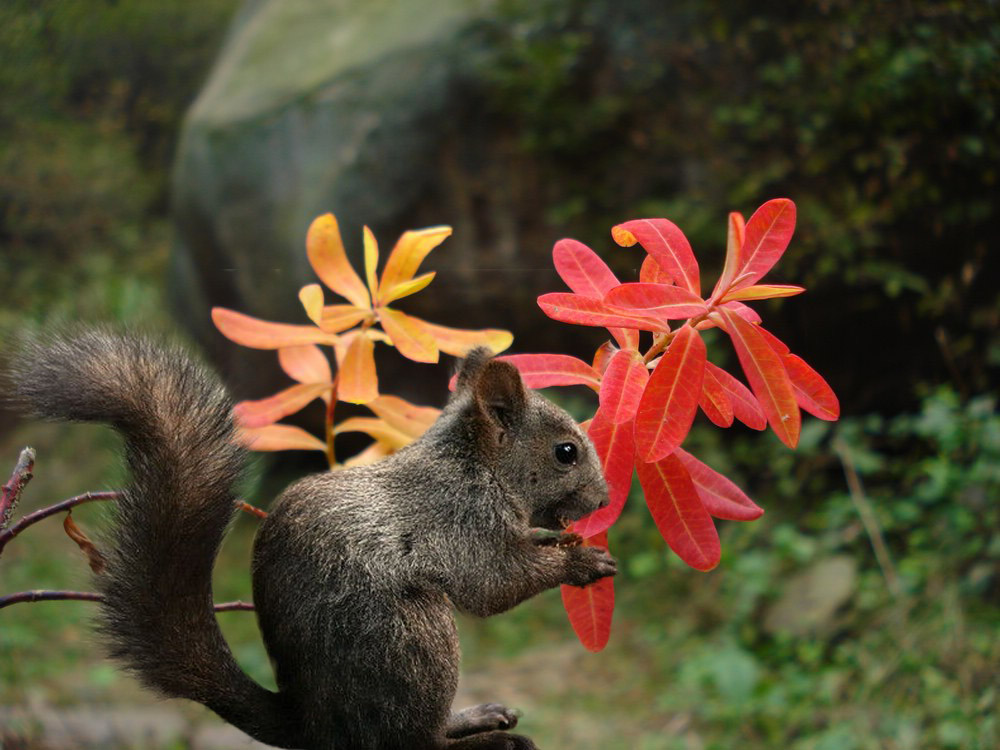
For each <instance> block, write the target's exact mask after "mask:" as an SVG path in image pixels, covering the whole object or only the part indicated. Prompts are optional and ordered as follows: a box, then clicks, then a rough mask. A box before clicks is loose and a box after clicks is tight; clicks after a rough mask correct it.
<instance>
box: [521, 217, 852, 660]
mask: <svg viewBox="0 0 1000 750" xmlns="http://www.w3.org/2000/svg"><path fill="white" fill-rule="evenodd" d="M794 230H795V204H794V203H792V201H790V200H788V199H786V198H778V199H775V200H771V201H768V202H767V203H765V204H764V205H762V206H761V207H760V208H759V209H757V211H756V212H755V213H754V214H753V216H751V217H750V220H749V221H744V219H743V217H742V216H741V215H740V214H738V213H731V214H730V215H729V232H728V242H727V249H726V260H725V265H724V267H723V271H722V275H721V276H720V277H719V280H718V282H717V283H716V285H715V288H714V289H713V290H712V293H711V295H710V296H709V297H707V298H704V297H703V296H702V292H701V280H700V270H699V268H698V262H697V261H696V260H695V256H694V253H693V251H692V250H691V245H690V243H689V242H688V240H687V238H686V237H685V236H684V234H683V232H681V230H680V229H679V228H678V227H677V226H676V225H675V224H674V223H673V222H671V221H668V220H667V219H636V220H633V221H628V222H625V223H624V224H619V225H617V226H615V227H614V228H613V229H612V230H611V234H612V237H613V238H614V240H615V242H617V243H618V244H619V245H621V246H622V247H631V246H633V245H636V244H638V245H639V246H641V248H642V249H643V250H645V251H646V258H645V259H644V261H643V263H642V267H641V270H640V272H639V281H638V282H637V283H626V284H622V283H620V282H619V281H618V279H617V278H616V277H615V275H614V273H612V271H611V269H609V268H608V266H607V265H606V264H605V263H604V261H602V260H601V259H600V258H599V257H598V256H597V254H596V253H594V251H593V250H591V249H590V248H589V247H587V246H586V245H584V244H582V243H580V242H577V241H576V240H571V239H565V240H560V241H559V242H557V243H556V245H555V248H554V249H553V253H552V256H553V260H554V263H555V267H556V270H557V271H558V273H559V276H560V277H561V278H562V280H563V281H565V282H566V284H567V285H568V286H569V288H570V289H571V290H572V292H569V293H564V292H559V293H552V294H544V295H542V296H541V297H539V298H538V304H539V306H540V307H541V308H542V310H543V311H544V312H545V314H546V315H548V316H549V317H550V318H553V319H554V320H558V321H561V322H564V323H574V324H577V325H586V326H600V327H605V328H607V329H608V331H609V332H610V334H611V336H612V339H613V342H612V341H607V342H605V343H604V344H603V345H602V346H601V347H600V348H598V350H597V352H596V354H595V356H594V359H593V361H592V363H590V364H588V363H587V362H584V361H583V360H580V359H577V358H575V357H570V356H567V355H562V354H519V355H512V356H506V357H502V359H505V360H507V361H509V362H511V363H513V364H514V365H515V366H517V368H518V369H519V370H520V372H521V374H522V376H523V377H524V380H525V383H526V384H527V385H528V386H529V387H532V388H544V387H548V386H555V385H579V384H582V385H586V386H589V387H590V388H592V389H594V390H595V391H597V393H598V397H599V406H598V409H597V413H596V414H595V415H594V417H593V419H592V420H590V421H589V423H588V427H587V429H588V433H589V435H590V437H591V439H592V440H593V442H594V446H595V447H596V449H597V452H598V454H599V456H600V459H601V462H602V464H603V467H604V473H605V477H606V479H607V482H608V487H609V490H610V495H611V503H610V505H609V506H608V507H606V508H602V509H601V510H598V511H596V512H595V513H593V514H591V515H589V516H587V517H585V518H583V519H581V520H579V521H577V522H576V523H575V524H574V525H573V526H572V528H571V530H572V531H573V532H575V533H577V534H579V535H580V536H582V537H583V538H584V539H585V540H586V541H585V543H588V544H598V545H600V546H602V547H605V548H606V547H607V536H606V531H607V529H608V527H610V526H611V525H612V524H613V523H614V522H615V521H616V520H617V518H618V516H619V515H620V514H621V512H622V508H623V507H624V505H625V500H626V498H627V497H628V494H629V490H630V488H631V485H632V473H633V469H634V470H635V472H636V474H637V475H638V478H639V483H640V485H641V486H642V489H643V494H644V496H645V499H646V505H647V506H648V507H649V510H650V513H651V514H652V516H653V520H654V521H655V522H656V526H657V528H658V529H659V530H660V533H661V534H662V535H663V538H664V539H665V540H666V542H667V544H668V545H669V546H670V548H671V549H672V550H673V551H674V552H676V553H677V555H679V556H680V558H681V559H682V560H684V562H686V563H687V564H688V565H690V566H691V567H693V568H696V569H698V570H711V569H712V568H714V567H715V566H716V565H717V564H718V562H719V557H720V554H721V550H720V546H719V535H718V533H717V532H716V529H715V523H714V521H713V518H721V519H727V520H733V521H751V520H753V519H755V518H758V517H759V516H760V515H761V514H762V513H763V510H761V508H759V507H758V506H757V505H756V504H755V503H754V502H753V501H752V500H751V499H750V498H749V497H747V496H746V494H744V493H743V492H742V491H741V490H740V489H739V488H738V487H737V486H736V485H735V484H734V483H733V482H732V481H730V480H729V479H727V478H726V477H724V476H723V475H722V474H720V473H718V472H717V471H715V470H714V469H712V468H710V467H709V466H707V465H706V464H704V463H703V462H701V461H700V460H698V459H697V458H695V457H694V456H692V455H691V454H690V453H688V452H686V451H684V450H683V449H682V448H681V447H680V445H681V443H682V442H683V441H684V438H685V437H686V436H687V434H688V432H689V431H690V429H691V425H692V423H693V421H694V417H695V413H696V412H697V410H698V409H699V408H700V409H701V410H702V411H703V412H704V413H705V415H706V416H707V417H708V419H709V420H711V421H712V422H713V423H714V424H716V425H718V426H720V427H729V426H730V425H732V424H733V421H734V419H735V420H739V421H740V422H742V423H744V424H745V425H747V426H748V427H751V428H753V429H755V430H763V429H765V428H766V427H767V426H768V425H770V426H771V429H772V430H774V432H775V434H776V435H777V436H778V438H779V439H780V440H781V441H782V442H783V443H785V444H786V445H787V446H788V447H790V448H794V447H795V445H796V444H797V442H798V438H799V431H800V427H801V415H800V412H799V409H800V408H801V409H803V410H805V411H807V412H809V413H810V414H813V415H814V416H817V417H819V418H820V419H826V420H835V419H837V418H838V416H839V414H840V406H839V404H838V402H837V397H836V396H835V395H834V393H833V391H832V390H831V388H830V386H829V385H827V383H826V381H824V380H823V378H822V377H820V375H819V374H818V373H817V372H816V371H815V370H813V369H812V368H811V367H810V366H809V365H807V364H806V363H805V362H804V361H803V360H802V359H801V358H800V357H797V356H796V355H794V354H792V353H791V352H790V351H789V349H788V347H787V346H786V345H785V344H784V343H782V342H781V341H780V340H779V339H778V338H777V337H775V336H774V335H773V334H771V333H769V332H768V331H767V330H766V329H764V328H762V327H761V325H760V322H761V318H760V316H759V315H758V314H757V313H756V312H755V311H754V310H753V309H751V308H750V307H748V306H747V305H746V304H745V302H748V301H751V300H761V299H769V298H773V297H787V296H791V295H794V294H799V293H800V292H803V291H805V290H804V289H803V288H802V287H798V286H787V285H778V284H759V283H758V282H759V281H760V279H761V278H762V277H763V276H764V275H765V274H766V273H767V272H768V271H769V270H770V269H771V268H772V267H773V266H774V264H775V263H776V262H777V261H778V259H779V258H780V257H781V255H782V254H783V253H784V252H785V249H786V248H787V247H788V243H789V241H790V240H791V237H792V233H793V232H794ZM716 327H717V328H720V329H721V330H722V331H724V332H725V333H726V334H728V335H729V338H730V340H731V341H732V343H733V347H734V348H735V350H736V355H737V358H738V360H739V363H740V366H741V368H742V369H743V372H744V374H745V375H746V379H747V381H748V382H749V384H750V387H749V388H747V386H746V385H744V384H743V383H742V382H741V381H740V380H739V379H737V378H736V377H735V376H733V375H732V374H730V373H728V372H726V371H725V370H723V369H721V368H720V367H717V366H716V365H714V364H712V363H711V362H709V361H708V360H707V358H706V347H705V342H704V341H703V339H702V337H701V335H700V332H701V331H704V330H706V329H709V328H716ZM641 331H647V332H649V333H651V334H652V343H651V345H650V346H649V347H648V348H647V349H646V350H645V351H642V350H641V348H640V341H641V338H640V332H641ZM612 586H613V584H612V579H610V578H606V579H602V580H601V581H598V582H597V583H596V584H594V585H593V586H589V587H587V588H585V589H580V588H575V587H570V586H564V587H563V601H564V603H565V605H566V610H567V612H568V613H569V616H570V620H571V622H572V624H573V627H574V629H575V630H576V632H577V635H578V636H579V637H580V640H581V641H582V642H583V644H584V645H585V646H587V647H588V648H590V649H592V650H599V649H601V648H603V646H604V644H605V643H606V642H607V638H608V634H609V632H610V626H611V614H612V610H613V607H614V592H613V588H612Z"/></svg>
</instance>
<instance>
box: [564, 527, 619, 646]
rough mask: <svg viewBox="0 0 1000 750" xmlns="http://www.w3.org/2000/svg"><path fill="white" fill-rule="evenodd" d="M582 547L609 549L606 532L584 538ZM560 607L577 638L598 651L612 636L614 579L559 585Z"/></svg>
mask: <svg viewBox="0 0 1000 750" xmlns="http://www.w3.org/2000/svg"><path fill="white" fill-rule="evenodd" d="M583 543H584V546H587V547H601V548H602V549H607V548H608V535H607V534H606V533H601V534H599V535H597V536H593V537H591V538H590V539H585V540H584V542H583ZM562 600H563V607H565V608H566V614H567V615H568V616H569V622H570V624H571V625H572V626H573V630H574V632H575V633H576V637H577V638H579V639H580V643H582V644H583V645H584V647H585V648H586V649H587V650H588V651H600V650H601V649H603V648H604V647H605V646H606V645H607V643H608V638H609V637H610V636H611V616H612V614H613V613H614V611H615V584H614V578H613V577H611V576H607V577H605V578H601V579H600V580H599V581H596V582H594V583H592V584H590V585H589V586H566V585H563V586H562Z"/></svg>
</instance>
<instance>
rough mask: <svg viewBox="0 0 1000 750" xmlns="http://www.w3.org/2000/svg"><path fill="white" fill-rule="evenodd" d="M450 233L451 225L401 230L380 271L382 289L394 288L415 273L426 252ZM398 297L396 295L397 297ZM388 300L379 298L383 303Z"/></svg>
mask: <svg viewBox="0 0 1000 750" xmlns="http://www.w3.org/2000/svg"><path fill="white" fill-rule="evenodd" d="M450 235H451V227H445V226H440V227H428V228H427V229H417V230H410V231H408V232H403V234H402V235H401V236H400V238H399V240H398V241H397V242H396V246H395V247H394V248H392V252H391V253H389V259H388V260H387V261H386V262H385V269H384V270H383V271H382V289H395V288H396V287H397V286H399V285H400V284H402V283H404V282H407V281H409V280H410V279H412V278H413V276H414V274H416V272H417V269H418V268H419V267H420V264H421V263H423V262H424V258H426V257H427V253H429V252H430V251H431V250H433V249H434V248H435V247H437V246H438V245H440V244H441V243H442V242H444V241H445V239H446V238H447V237H448V236H450ZM397 299H398V297H397ZM388 302H389V300H380V303H381V304H383V305H385V304H387V303H388Z"/></svg>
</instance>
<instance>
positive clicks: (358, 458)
mask: <svg viewBox="0 0 1000 750" xmlns="http://www.w3.org/2000/svg"><path fill="white" fill-rule="evenodd" d="M392 452H393V451H392V449H391V448H389V447H388V446H387V445H385V444H384V443H379V442H375V443H372V444H371V445H369V446H368V447H367V448H365V449H364V450H363V451H361V452H360V453H357V454H355V455H353V456H351V457H350V458H349V459H347V460H346V461H344V468H345V469H346V468H350V467H352V466H369V465H371V464H373V463H375V462H377V461H381V460H382V459H383V458H385V457H386V456H388V455H389V454H390V453H392Z"/></svg>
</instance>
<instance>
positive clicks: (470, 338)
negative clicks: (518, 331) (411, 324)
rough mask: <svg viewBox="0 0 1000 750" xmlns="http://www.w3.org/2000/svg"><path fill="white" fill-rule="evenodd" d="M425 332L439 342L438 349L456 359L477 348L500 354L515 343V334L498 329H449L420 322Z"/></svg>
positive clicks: (423, 321) (424, 321)
mask: <svg viewBox="0 0 1000 750" xmlns="http://www.w3.org/2000/svg"><path fill="white" fill-rule="evenodd" d="M420 322H421V323H422V324H423V327H424V330H426V331H427V332H428V333H430V335H431V336H433V337H434V340H435V341H436V342H437V345H438V349H440V350H441V351H443V352H444V353H445V354H451V355H452V356H454V357H464V356H465V355H466V354H468V352H469V350H470V349H474V348H475V347H477V346H485V347H488V348H489V349H490V350H491V351H492V352H493V353H494V354H499V353H500V352H502V351H503V350H504V349H506V348H507V347H509V346H510V345H511V344H512V343H514V334H512V333H511V332H510V331H503V330H500V329H498V328H484V329H482V330H478V331H470V330H464V329H462V328H448V327H447V326H439V325H436V324H434V323H428V322H427V321H426V320H421V321H420Z"/></svg>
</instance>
